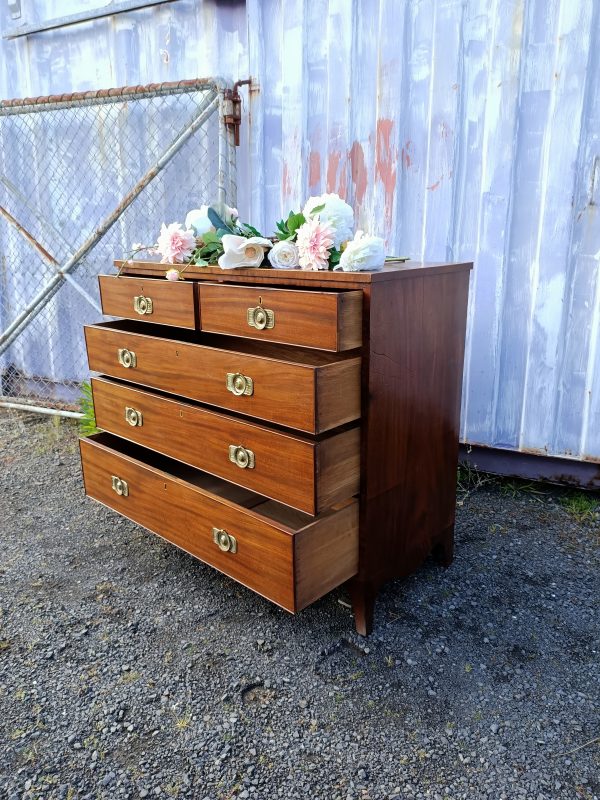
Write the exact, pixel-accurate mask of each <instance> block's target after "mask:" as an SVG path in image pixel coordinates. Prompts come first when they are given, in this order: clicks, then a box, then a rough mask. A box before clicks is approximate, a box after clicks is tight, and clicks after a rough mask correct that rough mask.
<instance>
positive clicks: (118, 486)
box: [110, 475, 129, 497]
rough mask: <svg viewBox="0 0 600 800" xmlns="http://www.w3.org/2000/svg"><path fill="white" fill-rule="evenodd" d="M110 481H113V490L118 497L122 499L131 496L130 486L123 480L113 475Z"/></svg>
mask: <svg viewBox="0 0 600 800" xmlns="http://www.w3.org/2000/svg"><path fill="white" fill-rule="evenodd" d="M110 479H111V481H112V488H113V491H115V492H116V493H117V494H118V495H121V496H122V497H127V496H128V495H129V486H128V484H127V481H124V480H123V479H122V478H119V477H118V476H117V475H111V476H110Z"/></svg>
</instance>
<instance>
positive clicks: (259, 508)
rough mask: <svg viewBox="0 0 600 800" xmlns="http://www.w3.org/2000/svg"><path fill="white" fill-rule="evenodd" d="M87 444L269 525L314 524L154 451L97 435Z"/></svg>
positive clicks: (296, 527)
mask: <svg viewBox="0 0 600 800" xmlns="http://www.w3.org/2000/svg"><path fill="white" fill-rule="evenodd" d="M88 441H90V442H92V443H94V444H95V445H100V446H101V447H106V448H110V450H112V451H113V452H115V453H118V454H119V455H121V456H125V457H127V458H132V459H134V460H135V461H139V462H141V463H143V464H144V465H146V466H148V467H151V468H153V469H157V470H160V471H161V472H165V473H167V474H168V475H169V476H171V477H173V478H176V479H178V480H181V481H184V482H185V483H188V484H190V485H191V486H194V487H196V488H197V489H201V490H202V491H204V492H208V493H210V494H211V495H214V496H216V497H218V498H219V499H221V500H225V501H228V502H230V503H235V504H236V505H237V506H241V507H242V508H246V509H249V510H250V509H251V510H252V511H255V512H257V513H260V514H262V515H264V516H265V517H268V519H269V520H271V521H272V522H275V523H278V524H279V525H282V526H284V527H286V528H290V529H291V530H300V529H302V528H303V527H305V526H306V525H310V524H312V523H313V522H314V521H315V517H312V516H311V515H310V514H305V513H304V512H302V511H297V510H296V509H294V508H290V507H289V506H286V505H284V504H283V503H278V502H277V501H276V500H269V498H267V497H263V496H262V495H260V494H256V492H252V491H250V490H249V489H244V488H243V487H241V486H237V485H236V484H233V483H229V482H228V481H224V480H221V478H217V477H215V476H214V475H209V473H207V472H201V471H200V470H198V469H196V468H195V467H190V466H188V465H187V464H183V463H182V462H181V461H176V460H175V459H173V458H169V457H168V456H164V455H162V454H161V453H157V452H156V451H154V450H149V449H148V448H146V447H142V446H141V445H139V444H136V443H135V442H131V441H129V440H127V439H121V438H119V437H116V436H114V435H113V434H110V433H106V432H104V431H103V432H101V433H96V434H94V435H93V436H90V437H88Z"/></svg>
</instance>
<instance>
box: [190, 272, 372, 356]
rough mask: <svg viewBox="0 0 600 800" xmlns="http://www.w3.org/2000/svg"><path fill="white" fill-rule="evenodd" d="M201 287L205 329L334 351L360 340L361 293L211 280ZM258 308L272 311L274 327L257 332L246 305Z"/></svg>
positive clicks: (202, 325) (201, 317)
mask: <svg viewBox="0 0 600 800" xmlns="http://www.w3.org/2000/svg"><path fill="white" fill-rule="evenodd" d="M197 288H198V300H199V303H200V327H201V328H202V330H203V331H211V332H212V333H223V334H227V335H229V336H243V337H247V338H252V339H257V340H259V341H266V342H280V343H284V344H295V345H299V346H301V347H315V348H318V349H320V350H333V351H338V350H351V349H353V348H355V347H359V346H360V344H361V341H362V330H361V318H362V292H360V291H356V290H355V291H351V292H348V293H346V292H336V291H329V292H319V291H302V290H292V289H272V288H263V287H249V286H230V285H219V284H211V283H206V284H200V285H198V287H197ZM346 294H349V295H350V297H346ZM257 306H262V307H263V308H266V309H270V310H271V311H273V313H274V314H275V325H274V327H273V328H265V329H263V330H257V329H256V328H253V327H251V326H250V325H249V324H248V319H247V312H248V309H249V308H256V307H257Z"/></svg>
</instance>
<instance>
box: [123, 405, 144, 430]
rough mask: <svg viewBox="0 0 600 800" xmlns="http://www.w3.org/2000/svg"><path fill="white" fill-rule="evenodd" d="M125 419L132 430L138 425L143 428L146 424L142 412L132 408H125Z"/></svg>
mask: <svg viewBox="0 0 600 800" xmlns="http://www.w3.org/2000/svg"><path fill="white" fill-rule="evenodd" d="M125 419H126V420H127V422H128V423H129V424H130V425H131V427H132V428H135V426H136V425H138V426H140V427H141V426H142V425H143V424H144V418H143V417H142V412H141V411H138V410H137V409H135V408H131V407H130V406H125Z"/></svg>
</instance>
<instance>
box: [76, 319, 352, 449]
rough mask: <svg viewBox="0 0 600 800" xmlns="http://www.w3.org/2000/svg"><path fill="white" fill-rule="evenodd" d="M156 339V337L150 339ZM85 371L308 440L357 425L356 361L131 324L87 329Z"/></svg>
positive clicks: (314, 352) (109, 324)
mask: <svg viewBox="0 0 600 800" xmlns="http://www.w3.org/2000/svg"><path fill="white" fill-rule="evenodd" d="M155 331H156V335H153V334H154V332H155ZM85 338H86V345H87V352H88V360H89V365H90V369H91V370H93V371H94V372H102V373H104V374H105V375H110V376H111V377H114V378H121V379H124V380H128V381H131V382H135V383H137V384H142V385H144V386H148V387H151V388H153V389H161V390H163V391H165V392H171V393H173V394H177V395H181V396H183V397H188V398H190V399H192V400H199V401H200V402H203V403H209V404H210V405H213V406H219V407H221V408H225V409H229V410H230V411H236V412H239V413H242V414H247V415H249V416H252V417H257V418H259V419H263V420H267V421H268V422H275V423H277V424H278V425H285V426H286V427H289V428H295V429H296V430H301V431H306V432H307V433H321V432H323V431H327V430H330V429H331V428H336V427H338V426H339V425H343V424H345V423H346V422H352V421H353V420H355V419H358V418H359V417H360V362H361V360H360V357H359V356H356V355H351V354H346V353H339V354H338V353H320V352H317V351H316V350H300V349H299V348H292V347H285V346H282V345H273V344H269V343H264V344H263V343H260V342H253V341H244V340H242V339H236V340H235V343H234V340H232V339H229V338H228V337H225V336H222V337H219V336H211V335H208V334H207V335H205V334H198V333H191V332H190V333H187V332H186V331H182V330H177V331H175V330H174V329H172V328H162V327H159V326H157V327H156V328H152V332H151V333H149V332H148V328H145V332H144V326H143V325H140V324H138V323H136V322H130V321H128V320H123V321H120V322H104V323H101V324H99V325H90V326H87V327H86V328H85Z"/></svg>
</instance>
